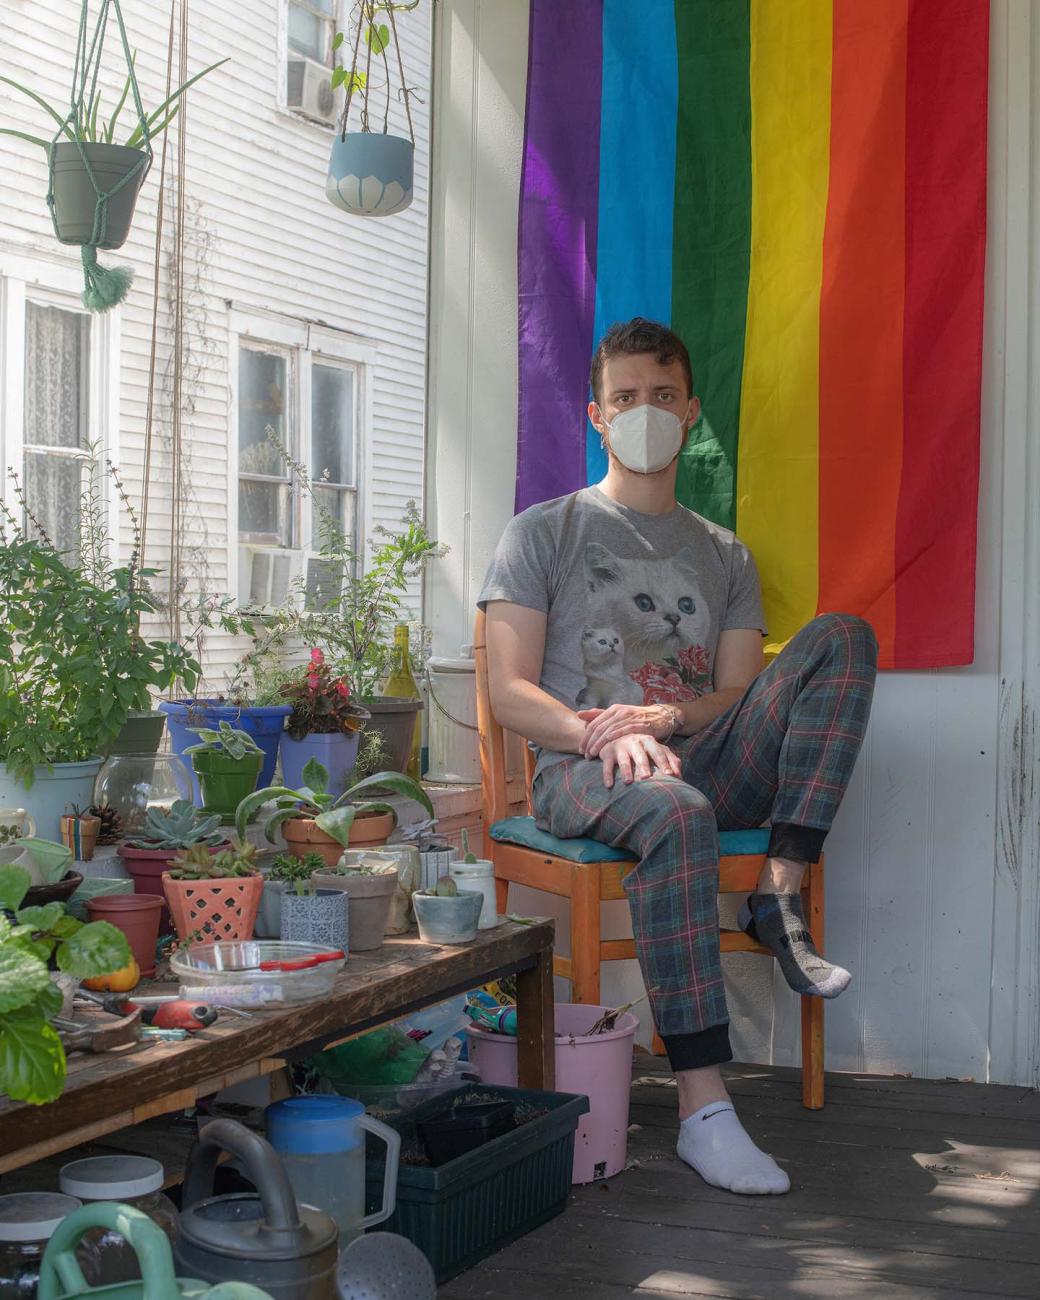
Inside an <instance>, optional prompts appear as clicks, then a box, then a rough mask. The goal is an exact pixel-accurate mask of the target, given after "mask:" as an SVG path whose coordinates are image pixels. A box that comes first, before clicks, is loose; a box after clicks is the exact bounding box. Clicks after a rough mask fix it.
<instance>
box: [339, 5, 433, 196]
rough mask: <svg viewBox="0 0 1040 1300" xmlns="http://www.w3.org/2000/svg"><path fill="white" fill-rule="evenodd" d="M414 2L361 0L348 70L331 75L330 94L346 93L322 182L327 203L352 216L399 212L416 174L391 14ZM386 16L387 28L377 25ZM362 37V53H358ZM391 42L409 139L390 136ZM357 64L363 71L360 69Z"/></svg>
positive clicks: (341, 68) (412, 135) (407, 92)
mask: <svg viewBox="0 0 1040 1300" xmlns="http://www.w3.org/2000/svg"><path fill="white" fill-rule="evenodd" d="M418 2H419V0H412V2H411V3H409V4H393V3H391V2H390V0H360V2H359V4H358V11H357V27H356V31H355V36H354V49H353V57H352V59H351V64H350V67H349V68H347V67H346V65H340V66H339V67H337V68H336V69H335V70H334V71H333V74H332V85H333V89H335V88H336V87H337V86H345V87H346V91H347V98H346V103H345V104H344V106H343V115H342V117H341V118H340V124H339V131H338V133H337V135H336V138H335V140H333V142H332V156H331V157H330V158H329V174H328V178H327V179H326V182H325V195H326V197H327V198H328V200H329V202H330V203H333V204H335V205H336V207H337V208H342V209H343V210H344V212H349V213H351V214H352V215H353V216H359V217H389V216H393V214H394V213H395V212H403V211H404V209H405V208H407V207H408V206H409V205H410V204H411V202H412V192H413V179H414V170H415V131H414V129H413V127H412V113H411V108H410V106H409V103H408V97H409V95H410V94H411V91H410V90H409V89H408V86H407V85H406V84H405V78H404V62H403V60H402V58H401V46H400V42H399V41H398V38H397V23H396V20H395V18H394V11H395V10H397V9H414V8H415V7H416V5H417V4H418ZM380 13H385V14H386V15H387V17H388V18H389V20H390V22H389V25H387V24H386V23H381V22H378V21H377V15H378V14H380ZM343 36H344V34H343V32H337V33H336V38H335V41H334V42H333V49H334V50H337V49H339V48H340V46H341V45H342V44H343ZM362 37H364V41H365V46H366V49H365V51H364V52H362V50H361V40H362ZM391 43H392V44H393V47H394V52H395V54H396V56H397V57H396V63H397V70H398V79H399V82H400V85H399V91H398V93H399V94H400V96H401V98H402V100H403V101H404V109H405V116H406V117H407V120H408V138H407V139H405V138H404V137H403V136H399V135H391V134H390V131H389V125H390V79H391V78H390V61H389V59H388V57H387V50H388V49H389V47H390V45H391ZM373 60H382V64H383V71H384V73H385V77H386V100H385V105H384V111H383V129H382V131H373V130H372V129H371V126H370V124H369V110H370V107H371V92H372V89H373V82H372V79H371V78H372V63H373ZM362 62H363V63H364V67H362V66H361V64H362ZM355 103H357V104H358V106H359V109H360V126H359V129H358V130H354V131H351V130H349V129H348V126H349V120H350V110H351V107H352V105H353V104H355Z"/></svg>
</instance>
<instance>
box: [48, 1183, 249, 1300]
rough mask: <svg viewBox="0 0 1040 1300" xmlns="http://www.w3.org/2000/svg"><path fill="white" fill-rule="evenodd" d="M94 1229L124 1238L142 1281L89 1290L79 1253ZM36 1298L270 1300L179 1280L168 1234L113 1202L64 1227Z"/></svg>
mask: <svg viewBox="0 0 1040 1300" xmlns="http://www.w3.org/2000/svg"><path fill="white" fill-rule="evenodd" d="M91 1228H111V1229H112V1230H113V1231H115V1232H118V1233H119V1234H120V1235H121V1236H123V1237H125V1238H126V1240H127V1241H128V1242H129V1243H130V1245H131V1246H132V1247H133V1249H134V1251H135V1252H136V1254H137V1259H138V1263H139V1264H140V1265H141V1277H140V1279H139V1280H138V1281H136V1282H119V1283H117V1284H115V1285H114V1286H98V1287H91V1286H88V1285H87V1280H86V1278H85V1277H84V1276H83V1270H82V1269H81V1268H80V1266H79V1263H78V1261H77V1259H76V1247H77V1246H78V1245H79V1242H80V1238H81V1237H82V1236H83V1234H84V1233H85V1232H88V1231H89V1230H90V1229H91ZM37 1295H38V1297H39V1300H82V1298H83V1297H90V1300H271V1297H270V1296H269V1295H268V1294H267V1292H266V1291H259V1290H258V1289H257V1288H256V1287H255V1286H249V1285H248V1284H246V1283H243V1282H223V1283H221V1284H220V1285H219V1286H210V1284H209V1283H208V1282H200V1281H198V1280H197V1279H195V1278H187V1277H175V1276H174V1272H173V1252H172V1251H171V1250H170V1241H169V1238H168V1237H167V1236H166V1233H165V1232H163V1230H162V1229H161V1228H160V1227H159V1225H158V1224H156V1223H153V1222H152V1220H151V1219H150V1218H149V1217H148V1215H147V1214H144V1213H142V1212H141V1211H140V1210H135V1209H133V1208H131V1207H130V1206H129V1205H117V1204H115V1203H114V1202H112V1201H95V1202H93V1203H92V1204H90V1205H84V1206H82V1207H81V1208H80V1209H78V1210H73V1212H72V1213H71V1214H69V1215H67V1216H66V1217H65V1218H64V1219H63V1220H62V1221H61V1223H60V1224H59V1225H58V1228H57V1230H56V1231H55V1233H54V1235H53V1236H52V1237H51V1239H50V1241H49V1242H48V1243H47V1249H46V1250H45V1251H44V1252H43V1259H42V1260H41V1261H40V1282H39V1287H38V1290H37Z"/></svg>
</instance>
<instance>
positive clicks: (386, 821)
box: [282, 812, 394, 867]
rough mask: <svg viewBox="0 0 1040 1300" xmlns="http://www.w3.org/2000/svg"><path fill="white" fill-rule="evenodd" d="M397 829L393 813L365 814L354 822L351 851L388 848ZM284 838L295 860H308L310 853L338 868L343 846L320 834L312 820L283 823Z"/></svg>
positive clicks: (351, 829) (296, 818)
mask: <svg viewBox="0 0 1040 1300" xmlns="http://www.w3.org/2000/svg"><path fill="white" fill-rule="evenodd" d="M393 829H394V816H393V813H379V812H370V813H361V814H360V815H359V816H358V817H355V818H354V822H353V824H352V825H351V827H350V847H351V848H357V847H359V846H363V845H366V844H385V843H386V838H387V836H388V835H389V834H390V833H391V832H392V831H393ZM282 835H283V836H284V838H285V843H286V847H287V848H288V850H289V852H290V853H291V854H292V855H293V857H294V858H302V857H305V856H306V855H307V854H308V853H320V854H321V856H322V857H323V858H324V859H325V861H326V862H327V863H328V865H329V866H330V867H334V866H335V865H336V863H337V862H339V860H340V857H341V856H342V854H343V845H342V844H340V842H339V840H334V839H333V838H332V836H331V835H326V834H325V832H324V831H322V830H319V829H318V827H317V825H316V824H315V822H314V819H313V818H312V817H292V818H290V820H289V821H286V822H282Z"/></svg>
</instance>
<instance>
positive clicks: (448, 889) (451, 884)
mask: <svg viewBox="0 0 1040 1300" xmlns="http://www.w3.org/2000/svg"><path fill="white" fill-rule="evenodd" d="M433 892H434V893H435V894H436V895H437V897H438V898H458V896H459V887H458V885H457V884H456V883H455V881H454V879H453V878H452V877H451V876H441V878H440V880H438V881H437V885H436V888H435V889H434V891H433Z"/></svg>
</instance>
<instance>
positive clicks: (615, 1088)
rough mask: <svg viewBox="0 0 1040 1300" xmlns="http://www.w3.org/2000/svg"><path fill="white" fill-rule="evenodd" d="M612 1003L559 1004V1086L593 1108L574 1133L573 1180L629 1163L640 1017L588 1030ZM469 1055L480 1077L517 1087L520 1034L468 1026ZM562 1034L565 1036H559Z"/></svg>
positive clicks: (590, 1177)
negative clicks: (592, 1032) (591, 1034)
mask: <svg viewBox="0 0 1040 1300" xmlns="http://www.w3.org/2000/svg"><path fill="white" fill-rule="evenodd" d="M607 1010H609V1008H608V1007H590V1006H584V1005H576V1004H574V1003H570V1002H564V1003H560V1002H558V1003H557V1004H556V1034H557V1038H556V1091H557V1092H575V1093H584V1095H585V1096H586V1097H588V1099H589V1113H588V1114H587V1115H584V1116H582V1120H581V1123H580V1124H579V1125H578V1132H577V1134H576V1136H575V1139H574V1171H573V1177H572V1179H571V1181H572V1182H575V1183H591V1182H595V1181H596V1180H598V1179H600V1178H610V1177H611V1175H612V1174H617V1173H620V1172H621V1170H622V1169H623V1168H624V1167H625V1155H626V1153H627V1151H628V1103H629V1095H630V1093H631V1091H632V1051H633V1045H634V1040H635V1034H636V1029H637V1028H638V1027H639V1021H638V1020H637V1019H636V1017H635V1016H634V1015H632V1014H631V1013H630V1012H626V1013H625V1014H624V1015H623V1016H621V1018H620V1019H619V1020H618V1023H617V1028H616V1029H613V1030H611V1032H610V1033H609V1034H597V1035H596V1036H595V1037H594V1038H589V1037H588V1036H587V1035H586V1030H588V1029H591V1028H592V1026H593V1025H594V1024H595V1023H596V1021H597V1020H598V1019H599V1018H600V1016H602V1015H603V1013H604V1011H607ZM466 1033H467V1034H468V1035H469V1059H470V1060H471V1061H472V1062H473V1064H474V1066H475V1067H476V1069H477V1071H478V1072H479V1074H480V1081H481V1083H497V1084H499V1085H501V1086H502V1087H506V1088H515V1087H516V1039H515V1038H513V1037H512V1036H510V1035H509V1034H489V1033H488V1032H487V1031H486V1030H484V1029H478V1028H477V1027H476V1026H473V1025H471V1026H469V1027H468V1028H467V1029H466ZM561 1035H562V1037H561Z"/></svg>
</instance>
